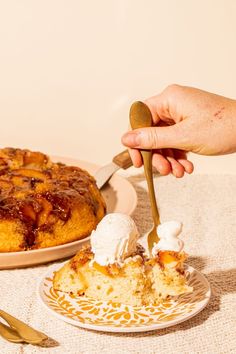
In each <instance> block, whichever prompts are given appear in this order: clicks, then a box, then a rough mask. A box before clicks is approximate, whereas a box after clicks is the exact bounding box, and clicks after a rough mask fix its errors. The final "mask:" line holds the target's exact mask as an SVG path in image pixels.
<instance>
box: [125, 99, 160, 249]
mask: <svg viewBox="0 0 236 354" xmlns="http://www.w3.org/2000/svg"><path fill="white" fill-rule="evenodd" d="M129 117H130V125H131V128H132V129H138V128H145V127H151V126H152V114H151V111H150V110H149V108H148V106H147V105H146V104H145V103H143V102H140V101H137V102H134V103H133V104H132V106H131V108H130V113H129ZM140 153H141V155H142V159H143V165H144V172H145V177H146V180H147V185H148V192H149V198H150V204H151V210H152V218H153V223H154V225H153V228H152V230H151V231H150V232H149V233H148V235H147V243H148V250H149V253H150V255H151V251H152V248H153V245H154V243H155V242H158V241H159V237H158V235H157V226H158V225H159V224H160V216H159V212H158V209H157V203H156V197H155V190H154V185H153V174H152V151H151V150H140Z"/></svg>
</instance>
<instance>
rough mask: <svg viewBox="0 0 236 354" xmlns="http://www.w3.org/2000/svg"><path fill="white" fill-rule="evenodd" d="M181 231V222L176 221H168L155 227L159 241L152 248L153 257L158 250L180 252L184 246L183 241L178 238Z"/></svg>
mask: <svg viewBox="0 0 236 354" xmlns="http://www.w3.org/2000/svg"><path fill="white" fill-rule="evenodd" d="M181 231H182V223H181V222H178V221H168V222H165V223H163V224H161V225H159V226H158V227H157V234H158V236H159V238H160V241H159V242H158V243H156V244H155V245H154V247H153V249H152V255H153V257H155V256H156V254H157V253H158V251H175V252H180V251H182V249H183V247H184V242H183V241H182V240H180V239H178V236H179V234H180V233H181Z"/></svg>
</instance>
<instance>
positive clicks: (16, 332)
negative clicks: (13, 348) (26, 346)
mask: <svg viewBox="0 0 236 354" xmlns="http://www.w3.org/2000/svg"><path fill="white" fill-rule="evenodd" d="M0 317H2V318H3V319H4V320H5V321H6V322H7V323H8V324H9V325H10V327H8V326H7V325H5V324H3V323H0V335H1V336H2V337H3V338H5V339H7V340H8V341H10V342H14V343H21V342H27V343H30V344H41V343H42V342H43V341H45V340H46V339H48V336H47V335H46V334H44V333H42V332H39V331H37V330H36V329H34V328H32V327H30V326H28V325H27V324H26V323H24V322H22V321H20V320H18V319H17V318H15V317H13V316H11V315H10V314H8V313H7V312H5V311H3V310H0Z"/></svg>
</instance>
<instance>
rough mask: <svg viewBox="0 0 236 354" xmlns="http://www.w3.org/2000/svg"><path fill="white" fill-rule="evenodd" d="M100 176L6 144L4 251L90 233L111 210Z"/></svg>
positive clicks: (1, 203) (1, 164) (1, 159)
mask: <svg viewBox="0 0 236 354" xmlns="http://www.w3.org/2000/svg"><path fill="white" fill-rule="evenodd" d="M105 209H106V207H105V202H104V200H103V198H102V196H101V193H100V192H99V190H98V188H97V186H96V183H95V180H94V178H93V177H92V176H90V175H89V173H88V172H87V171H85V170H82V169H81V168H79V167H73V166H66V165H64V164H61V163H53V162H52V161H51V160H50V158H49V157H48V156H47V155H45V154H42V153H40V152H32V151H30V150H22V149H13V148H5V149H0V252H11V251H22V250H27V249H35V248H44V247H50V246H57V245H61V244H64V243H67V242H71V241H75V240H79V239H82V238H84V237H86V236H88V235H89V234H90V233H91V231H92V230H93V229H94V228H95V227H96V225H97V224H98V222H99V221H100V220H101V219H102V217H103V216H104V215H105Z"/></svg>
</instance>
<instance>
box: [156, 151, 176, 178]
mask: <svg viewBox="0 0 236 354" xmlns="http://www.w3.org/2000/svg"><path fill="white" fill-rule="evenodd" d="M152 165H153V166H154V167H155V169H156V170H157V171H158V172H159V173H160V174H161V175H162V176H167V175H168V174H169V173H171V170H172V169H171V165H170V163H169V161H168V160H167V159H166V158H165V157H164V156H163V155H162V154H161V151H156V152H155V153H154V154H153V155H152Z"/></svg>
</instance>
